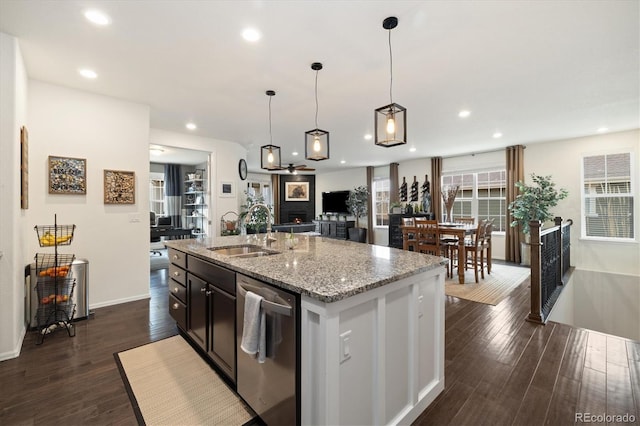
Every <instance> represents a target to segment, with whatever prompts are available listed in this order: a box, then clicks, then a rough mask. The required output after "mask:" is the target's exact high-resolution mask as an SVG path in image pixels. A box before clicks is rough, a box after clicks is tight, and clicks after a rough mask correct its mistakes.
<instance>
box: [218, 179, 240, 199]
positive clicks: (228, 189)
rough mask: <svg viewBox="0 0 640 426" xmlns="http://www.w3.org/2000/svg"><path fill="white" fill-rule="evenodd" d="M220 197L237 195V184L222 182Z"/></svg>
mask: <svg viewBox="0 0 640 426" xmlns="http://www.w3.org/2000/svg"><path fill="white" fill-rule="evenodd" d="M219 196H220V197H235V196H236V191H235V185H234V184H233V183H232V182H220V194H219Z"/></svg>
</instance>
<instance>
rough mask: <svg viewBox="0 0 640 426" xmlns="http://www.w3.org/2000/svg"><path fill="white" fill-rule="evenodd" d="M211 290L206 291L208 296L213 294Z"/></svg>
mask: <svg viewBox="0 0 640 426" xmlns="http://www.w3.org/2000/svg"><path fill="white" fill-rule="evenodd" d="M211 293H212V292H211V291H206V292H205V293H204V294H206V295H207V296H211Z"/></svg>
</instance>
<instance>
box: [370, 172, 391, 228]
mask: <svg viewBox="0 0 640 426" xmlns="http://www.w3.org/2000/svg"><path fill="white" fill-rule="evenodd" d="M390 187H391V185H390V180H389V179H388V178H381V179H374V181H373V218H374V222H373V226H389V189H390Z"/></svg>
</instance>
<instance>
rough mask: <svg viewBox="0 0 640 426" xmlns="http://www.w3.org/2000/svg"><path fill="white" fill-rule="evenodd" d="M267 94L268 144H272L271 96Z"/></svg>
mask: <svg viewBox="0 0 640 426" xmlns="http://www.w3.org/2000/svg"><path fill="white" fill-rule="evenodd" d="M272 97H273V96H269V145H273V135H272V134H271V98H272Z"/></svg>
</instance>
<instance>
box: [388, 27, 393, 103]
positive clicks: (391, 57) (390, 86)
mask: <svg viewBox="0 0 640 426" xmlns="http://www.w3.org/2000/svg"><path fill="white" fill-rule="evenodd" d="M387 31H389V68H390V70H391V72H390V75H391V78H390V79H389V103H390V104H392V103H393V96H392V94H391V93H392V89H393V54H392V53H391V29H389V30H387Z"/></svg>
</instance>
